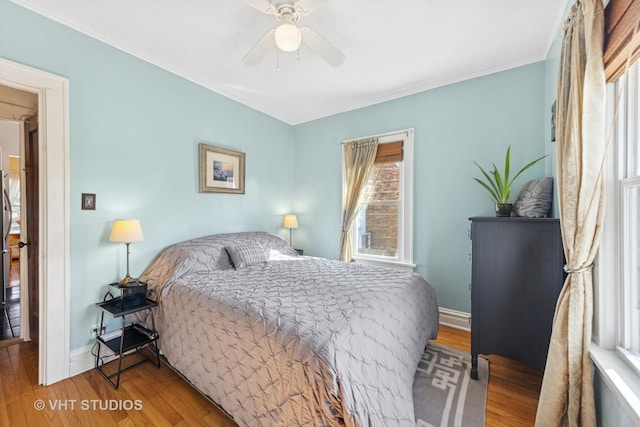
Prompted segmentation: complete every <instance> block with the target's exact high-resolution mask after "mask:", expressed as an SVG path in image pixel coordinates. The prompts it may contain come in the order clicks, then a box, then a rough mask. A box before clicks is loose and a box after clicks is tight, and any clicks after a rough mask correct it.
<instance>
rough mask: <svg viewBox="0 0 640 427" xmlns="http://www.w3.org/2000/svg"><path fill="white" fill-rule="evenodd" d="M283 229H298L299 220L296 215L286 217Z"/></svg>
mask: <svg viewBox="0 0 640 427" xmlns="http://www.w3.org/2000/svg"><path fill="white" fill-rule="evenodd" d="M282 227H283V228H298V218H296V216H295V215H285V216H284V221H282Z"/></svg>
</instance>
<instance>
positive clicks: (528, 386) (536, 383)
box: [435, 326, 542, 427]
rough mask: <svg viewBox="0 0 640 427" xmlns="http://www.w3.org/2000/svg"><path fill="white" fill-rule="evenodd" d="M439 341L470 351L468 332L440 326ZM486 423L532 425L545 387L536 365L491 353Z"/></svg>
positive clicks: (494, 424)
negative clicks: (541, 390) (542, 388)
mask: <svg viewBox="0 0 640 427" xmlns="http://www.w3.org/2000/svg"><path fill="white" fill-rule="evenodd" d="M435 342H437V343H438V344H442V345H446V346H448V347H451V348H456V349H458V350H461V351H464V352H470V351H471V338H470V335H469V332H465V331H461V330H458V329H453V328H449V327H446V326H441V327H440V334H439V336H438V339H437V340H435ZM487 358H488V359H489V387H488V390H487V416H486V425H487V426H491V427H493V426H505V427H506V426H508V427H516V426H532V425H534V422H535V419H536V409H537V407H538V399H539V398H540V387H541V386H542V372H541V371H539V370H537V369H536V368H534V367H533V366H530V365H527V364H524V363H520V362H516V361H514V360H510V359H507V358H504V357H500V356H495V355H489V356H488V357H487Z"/></svg>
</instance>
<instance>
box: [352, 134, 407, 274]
mask: <svg viewBox="0 0 640 427" xmlns="http://www.w3.org/2000/svg"><path fill="white" fill-rule="evenodd" d="M373 137H377V138H378V144H379V145H380V144H387V143H391V142H396V141H399V140H402V144H403V159H402V162H400V194H401V196H400V203H398V256H396V257H388V256H382V255H370V254H361V253H359V252H358V236H357V227H356V226H355V224H356V222H357V218H356V219H355V220H354V226H352V227H351V230H350V233H351V236H350V237H351V253H352V258H353V260H354V261H356V262H361V263H365V264H378V265H386V266H390V267H395V268H400V269H407V270H413V269H414V268H415V264H414V263H413V158H414V156H413V152H414V130H413V129H405V130H401V131H396V132H389V133H385V134H381V135H373ZM344 142H346V141H344ZM343 168H344V162H343ZM342 176H343V179H342V188H343V195H344V191H345V183H344V170H343V175H342ZM343 200H344V197H343ZM343 208H344V206H343ZM358 215H360V214H359V213H358Z"/></svg>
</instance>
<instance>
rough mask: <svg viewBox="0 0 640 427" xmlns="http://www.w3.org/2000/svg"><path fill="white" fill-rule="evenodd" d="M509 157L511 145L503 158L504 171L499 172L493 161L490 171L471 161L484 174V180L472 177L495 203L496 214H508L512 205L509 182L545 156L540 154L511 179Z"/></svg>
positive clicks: (511, 182)
mask: <svg viewBox="0 0 640 427" xmlns="http://www.w3.org/2000/svg"><path fill="white" fill-rule="evenodd" d="M510 157H511V146H509V148H507V154H506V156H505V159H504V171H503V172H502V174H500V171H498V168H497V166H496V165H495V163H494V164H493V170H492V171H491V172H487V171H486V170H485V169H484V168H483V167H482V166H480V165H479V164H478V163H477V162H476V161H475V160H474V161H473V163H474V164H475V165H476V166H477V167H478V169H480V172H482V175H484V177H485V180H484V181H483V180H480V179H478V178H473V179H474V180H475V181H476V182H477V183H478V184H480V185H482V186H483V187H484V188H485V189H486V190H487V191H488V192H489V198H490V199H491V200H493V202H494V203H495V204H496V216H510V215H511V209H512V208H513V205H512V204H511V203H509V197H510V196H511V184H513V181H515V180H516V178H517V177H519V176H520V174H521V173H522V172H524V171H526V170H527V169H529V168H530V167H531V166H533V165H535V164H536V163H538V162H539V161H540V160H542V159H544V158H545V157H547V156H542V157H539V158H537V159H535V160H534V161H532V162H531V163H529V164H527V165H526V166H524V167H523V168H522V169H520V170H519V171H518V173H517V174H516V175H515V176H514V177H513V178H511V179H509V173H510V170H509V166H510V165H509V164H510V160H511V159H510Z"/></svg>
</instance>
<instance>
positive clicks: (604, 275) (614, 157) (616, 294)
mask: <svg viewBox="0 0 640 427" xmlns="http://www.w3.org/2000/svg"><path fill="white" fill-rule="evenodd" d="M633 70H634V71H633V75H631V74H632V73H631V72H630V73H629V75H628V78H629V80H628V81H627V82H626V83H624V82H623V79H620V80H618V81H617V82H615V83H610V84H608V85H607V120H606V123H607V126H608V129H607V130H606V131H607V132H606V135H607V139H606V143H607V144H609V146H608V148H607V149H608V153H607V164H606V172H605V178H604V181H605V184H604V185H605V197H606V200H605V211H606V212H607V214H605V218H604V223H603V231H602V236H601V240H600V249H599V253H598V257H597V259H596V263H595V270H594V280H595V286H594V297H595V298H594V329H593V336H592V340H593V342H592V345H591V349H590V350H591V359H592V360H593V362H594V363H595V365H596V367H597V369H598V371H599V374H600V375H601V377H602V379H603V380H604V382H605V383H606V384H607V386H608V387H609V388H610V389H611V391H612V392H613V393H614V395H615V396H616V397H617V398H618V400H619V401H620V402H621V404H622V406H623V407H625V408H626V409H627V413H628V414H629V415H630V416H631V417H632V420H633V421H634V422H636V423H639V424H640V406H639V405H638V403H639V402H640V364H639V363H638V362H639V358H638V354H632V353H630V352H629V351H627V350H625V349H624V348H623V347H622V345H621V343H623V342H624V333H625V325H624V321H625V315H626V314H625V309H624V308H625V305H626V301H625V294H626V293H628V289H625V271H624V270H625V260H624V258H625V231H626V230H625V220H626V215H625V212H624V211H623V209H622V206H623V203H624V188H625V186H628V184H629V183H634V182H636V181H640V179H639V178H635V177H632V178H627V177H626V174H627V170H628V169H629V168H630V163H629V161H628V160H629V159H627V157H626V154H627V153H626V151H625V149H626V146H627V142H626V141H627V139H629V140H634V139H635V140H637V138H638V136H639V134H638V133H639V132H640V115H639V113H640V108H638V107H639V106H640V64H636V65H635V66H634V68H633ZM625 84H626V85H629V86H632V87H633V88H634V94H635V99H629V97H628V96H627V91H622V90H621V86H622V85H625ZM618 97H620V101H619V104H618V111H617V116H616V111H615V108H616V100H617V98H618ZM629 118H630V119H629ZM629 121H633V122H635V125H632V126H630V123H629ZM609 135H611V136H612V139H609ZM638 172H640V171H638V170H637V169H636V171H635V172H634V173H636V174H638Z"/></svg>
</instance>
